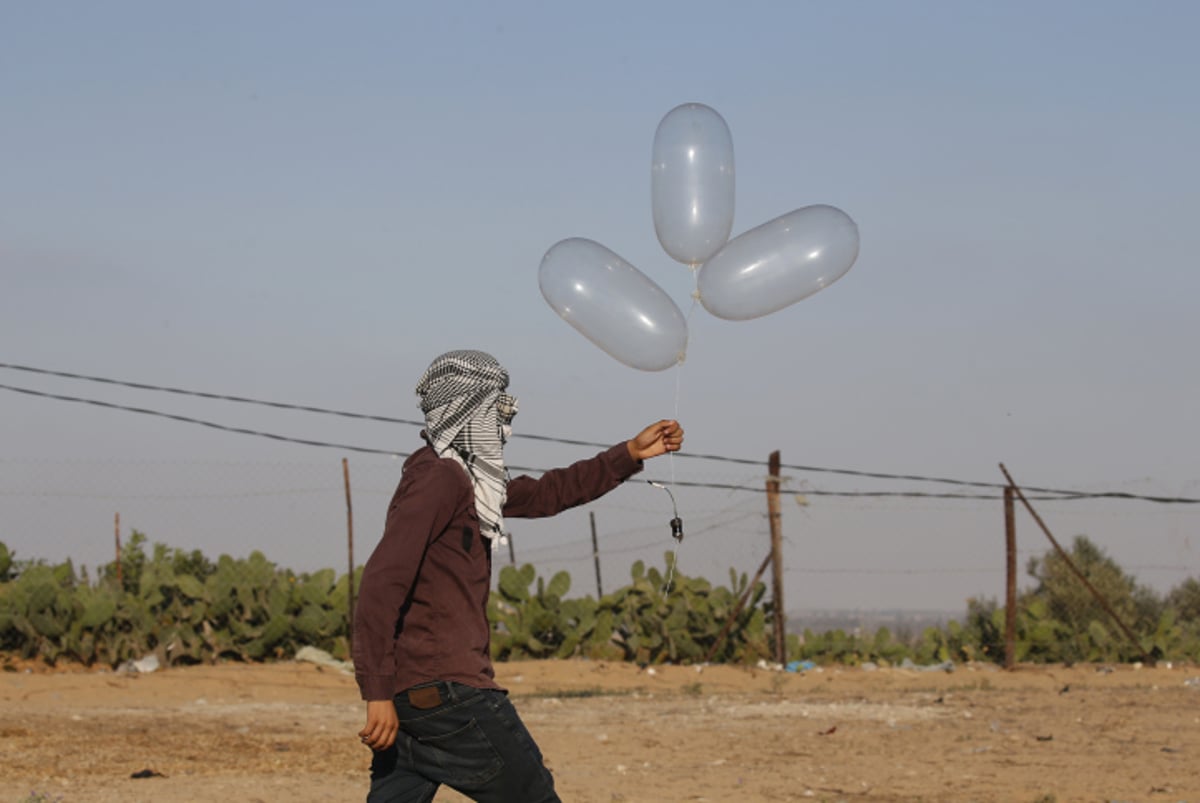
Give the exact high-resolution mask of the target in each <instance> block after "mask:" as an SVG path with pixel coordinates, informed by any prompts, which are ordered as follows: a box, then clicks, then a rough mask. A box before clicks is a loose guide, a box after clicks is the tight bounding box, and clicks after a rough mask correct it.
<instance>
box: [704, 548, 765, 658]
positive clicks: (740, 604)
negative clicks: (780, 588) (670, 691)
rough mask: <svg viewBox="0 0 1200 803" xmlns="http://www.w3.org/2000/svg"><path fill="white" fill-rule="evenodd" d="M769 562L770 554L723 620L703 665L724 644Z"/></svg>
mask: <svg viewBox="0 0 1200 803" xmlns="http://www.w3.org/2000/svg"><path fill="white" fill-rule="evenodd" d="M770 562H771V553H770V552H768V553H767V556H766V557H765V558H763V562H762V565H761V566H759V567H758V571H757V572H755V573H754V579H753V580H751V581H750V585H748V586H746V593H744V594H742V598H741V599H739V600H738V601H737V605H735V606H734V608H733V612H732V613H731V614H729V618H728V619H726V620H725V626H724V627H722V628H721V632H720V633H718V634H717V640H716V641H714V642H713V644H712V646H711V647H709V648H708V654H707V655H705V656H704V663H708V662H709V661H711V660H712V658H713V656H714V655H716V654H717V650H718V649H719V648H720V646H721V644H723V643H724V641H725V637H726V636H727V635H729V628H731V627H733V623H734V622H735V621H737V618H738V614H739V613H741V612H742V608H744V607H745V606H746V600H748V599H750V595H751V594H752V593H753V592H754V587H755V586H756V585H758V581H759V580H760V579H761V578H762V576H763V572H765V571H766V570H767V564H769V563H770Z"/></svg>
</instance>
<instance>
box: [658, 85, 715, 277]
mask: <svg viewBox="0 0 1200 803" xmlns="http://www.w3.org/2000/svg"><path fill="white" fill-rule="evenodd" d="M650 190H651V192H650V196H651V206H652V208H653V212H654V231H655V233H656V234H657V235H658V241H659V243H661V244H662V247H663V250H664V251H666V252H667V254H669V255H670V256H671V258H672V259H674V260H676V261H678V262H682V263H684V264H687V265H699V264H700V263H701V262H704V261H705V260H706V259H708V258H709V257H710V256H712V255H713V254H715V253H716V252H717V251H718V250H719V249H720V248H721V246H723V245H725V242H726V241H727V240H728V239H729V232H730V231H731V230H732V229H733V193H734V175H733V137H732V136H731V135H730V133H729V126H727V125H726V124H725V120H724V119H723V118H722V117H721V115H719V114H717V113H716V112H715V111H714V110H713V109H711V108H709V107H708V106H705V105H704V104H702V103H685V104H683V105H682V106H676V107H675V108H674V109H672V110H671V111H669V112H667V115H666V116H665V117H663V119H662V122H660V123H659V124H658V130H657V131H656V132H655V134H654V151H653V155H652V159H651V171H650Z"/></svg>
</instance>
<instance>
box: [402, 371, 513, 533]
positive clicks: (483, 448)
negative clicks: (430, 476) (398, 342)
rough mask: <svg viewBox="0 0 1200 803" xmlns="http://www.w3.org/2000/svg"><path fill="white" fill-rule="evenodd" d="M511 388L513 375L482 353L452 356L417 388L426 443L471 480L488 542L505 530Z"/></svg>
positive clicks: (511, 409)
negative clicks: (506, 456) (505, 442)
mask: <svg viewBox="0 0 1200 803" xmlns="http://www.w3.org/2000/svg"><path fill="white" fill-rule="evenodd" d="M507 388H508V371H505V370H504V368H503V367H502V366H501V365H500V363H499V362H497V361H496V358H495V357H493V356H491V355H490V354H485V353H484V352H482V351H450V352H447V353H445V354H443V355H442V356H440V357H438V358H437V359H435V360H434V361H433V363H431V364H430V366H429V368H428V369H427V370H426V371H425V375H424V376H422V377H421V381H420V382H418V383H417V396H419V397H420V407H421V411H422V412H423V413H425V438H426V440H428V441H429V444H430V446H432V447H433V450H434V451H435V452H436V453H437V454H438V455H439V456H440V457H449V458H451V459H452V460H455V461H457V462H458V463H459V464H461V465H462V467H463V468H465V469H466V471H467V473H468V474H469V475H470V477H471V482H472V484H473V485H474V488H475V509H476V511H477V512H478V514H479V521H480V530H481V531H482V532H483V534H484V535H485V536H487V537H489V538H492V537H495V536H497V535H500V534H501V533H502V532H503V526H504V520H503V515H502V512H501V511H503V509H504V501H505V498H506V496H507V493H506V492H507V486H508V472H507V471H506V470H505V468H504V441H505V439H506V437H507V436H506V434H505V431H506V429H507V427H508V425H509V424H510V422H511V421H512V418H513V416H514V415H516V413H517V400H516V399H514V398H513V397H512V396H509V395H508V394H507V393H505V392H504V391H505V390H506V389H507Z"/></svg>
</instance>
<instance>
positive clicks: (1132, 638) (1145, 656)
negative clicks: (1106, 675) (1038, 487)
mask: <svg viewBox="0 0 1200 803" xmlns="http://www.w3.org/2000/svg"><path fill="white" fill-rule="evenodd" d="M1000 470H1001V471H1003V472H1004V476H1005V478H1006V479H1007V480H1008V484H1009V487H1011V488H1012V489H1013V492H1014V493H1015V494H1016V495H1017V497H1018V498H1019V499H1020V500H1021V504H1023V505H1024V506H1025V509H1026V510H1028V511H1029V515H1031V516H1033V520H1034V521H1036V522H1037V525H1038V527H1041V528H1042V532H1043V533H1045V534H1046V537H1047V538H1049V539H1050V543H1051V544H1053V545H1054V549H1055V550H1056V551H1057V552H1058V556H1059V557H1060V558H1062V559H1063V562H1064V563H1066V564H1067V568H1068V569H1070V570H1071V572H1072V573H1073V574H1074V575H1075V576H1076V577H1077V578H1078V579H1079V582H1081V583H1083V586H1084V588H1086V589H1087V590H1088V591H1089V592H1091V594H1092V596H1093V597H1095V598H1096V602H1098V603H1100V607H1101V608H1103V609H1104V611H1105V613H1107V614H1108V615H1109V616H1111V617H1112V620H1113V621H1114V622H1116V623H1117V627H1119V628H1120V629H1121V632H1122V633H1124V634H1125V637H1126V638H1127V639H1129V642H1130V643H1131V644H1133V646H1135V647H1137V650H1138V652H1140V653H1141V654H1142V660H1143V661H1145V662H1146V663H1147V664H1149V665H1151V666H1153V665H1154V663H1155V660H1154V658H1153V657H1152V656H1151V655H1150V654H1149V653H1147V652H1146V650H1145V649H1144V648H1143V647H1142V645H1141V642H1139V641H1138V638H1137V636H1136V635H1135V634H1134V632H1133V631H1132V630H1130V629H1129V626H1128V625H1126V624H1125V623H1124V622H1123V621H1121V617H1120V616H1117V612H1116V611H1114V610H1113V609H1112V606H1111V605H1109V604H1108V600H1106V599H1105V598H1104V597H1103V596H1102V595H1101V594H1100V592H1099V591H1097V590H1096V588H1095V586H1093V585H1092V584H1091V583H1090V582H1088V579H1087V578H1086V577H1084V575H1083V572H1081V571H1079V569H1078V567H1076V566H1075V562H1074V561H1072V560H1071V556H1070V555H1069V554H1067V551H1066V550H1065V549H1063V548H1062V547H1061V546H1059V545H1058V541H1056V540H1055V539H1054V536H1053V535H1051V533H1050V528H1049V527H1047V526H1046V524H1045V522H1043V521H1042V517H1041V516H1039V515H1038V514H1037V511H1036V510H1034V509H1033V505H1031V504H1029V500H1028V499H1026V498H1025V494H1023V493H1021V489H1020V488H1019V487H1017V483H1016V482H1014V481H1013V478H1012V475H1011V474H1009V473H1008V469H1007V468H1005V467H1004V464H1003V463H1001V464H1000Z"/></svg>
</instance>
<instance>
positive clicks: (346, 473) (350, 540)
mask: <svg viewBox="0 0 1200 803" xmlns="http://www.w3.org/2000/svg"><path fill="white" fill-rule="evenodd" d="M342 482H343V484H344V485H345V486H346V551H347V552H348V553H349V558H350V572H349V574H348V575H347V577H346V581H347V582H348V583H349V594H348V596H347V603H348V604H347V606H346V608H347V616H346V619H347V622H348V623H349V630H348V633H347V637H346V641H347V643H349V645H350V649H351V650H353V649H354V508H353V506H352V505H351V504H350V461H349V460H347V459H346V458H344V457H343V458H342Z"/></svg>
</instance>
